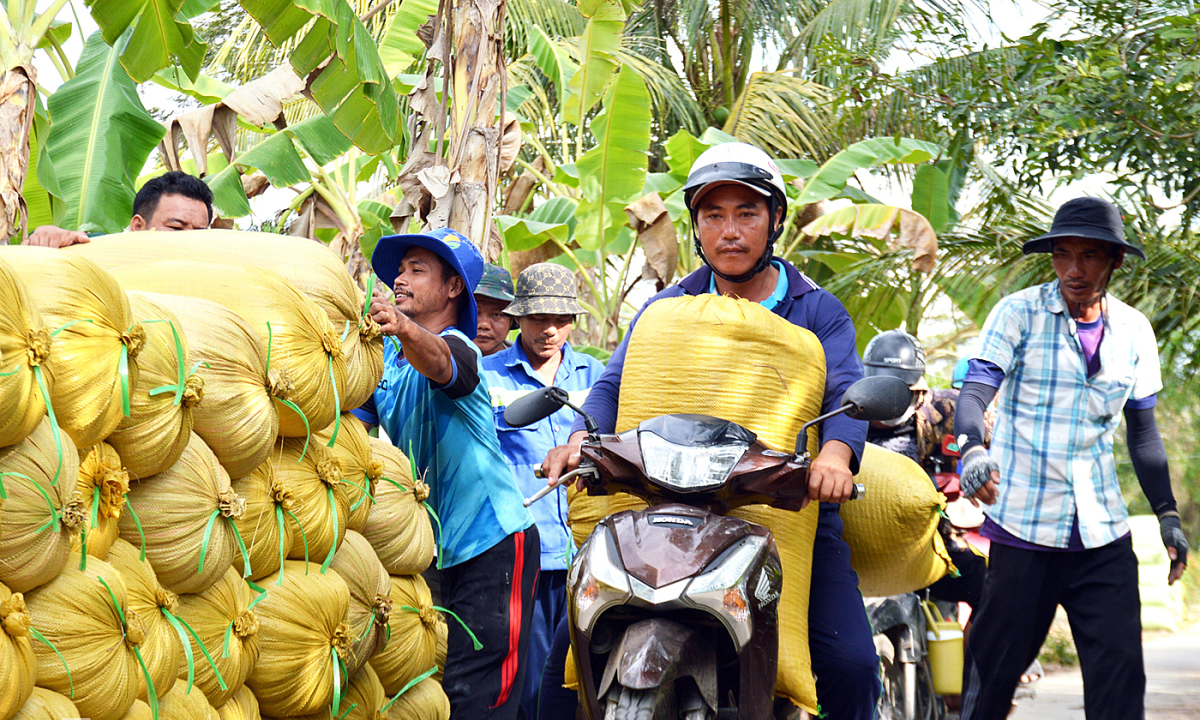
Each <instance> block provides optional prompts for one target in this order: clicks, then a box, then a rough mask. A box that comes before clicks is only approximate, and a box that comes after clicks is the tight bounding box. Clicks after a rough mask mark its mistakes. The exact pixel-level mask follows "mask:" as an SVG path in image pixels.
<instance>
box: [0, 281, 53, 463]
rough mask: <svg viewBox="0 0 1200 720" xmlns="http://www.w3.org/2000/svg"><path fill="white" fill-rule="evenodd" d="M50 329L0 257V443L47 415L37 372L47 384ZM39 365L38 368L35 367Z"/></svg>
mask: <svg viewBox="0 0 1200 720" xmlns="http://www.w3.org/2000/svg"><path fill="white" fill-rule="evenodd" d="M49 355H50V329H49V328H46V327H43V325H42V315H41V313H39V312H38V309H37V307H35V306H34V304H33V302H32V301H30V299H29V291H28V290H26V289H25V284H24V283H22V282H21V278H20V277H18V276H17V273H16V271H15V270H14V269H13V267H12V266H11V265H9V264H8V263H6V262H4V261H3V260H0V407H2V408H5V412H4V413H3V414H0V447H5V446H7V445H16V444H17V443H19V442H21V441H22V440H24V439H25V438H26V437H28V436H29V433H31V432H33V429H34V428H35V427H37V426H38V423H40V422H41V421H42V418H44V417H46V401H45V399H44V398H43V397H42V392H41V390H40V389H39V387H38V379H37V374H38V373H42V377H43V381H44V382H45V383H46V385H47V392H49V385H50V384H51V383H52V382H53V378H52V377H49V376H48V375H47V366H46V359H47V358H48V357H49ZM35 368H40V370H35Z"/></svg>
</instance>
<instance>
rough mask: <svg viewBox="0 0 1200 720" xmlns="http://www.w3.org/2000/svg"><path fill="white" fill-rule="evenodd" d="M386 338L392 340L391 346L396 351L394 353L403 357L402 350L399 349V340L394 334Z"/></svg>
mask: <svg viewBox="0 0 1200 720" xmlns="http://www.w3.org/2000/svg"><path fill="white" fill-rule="evenodd" d="M388 340H391V341H392V348H393V349H394V350H395V351H396V354H397V355H399V356H401V357H404V351H403V350H401V349H400V341H399V340H397V339H396V336H394V335H393V336H391V337H389V338H388Z"/></svg>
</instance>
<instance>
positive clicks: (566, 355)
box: [503, 334, 587, 378]
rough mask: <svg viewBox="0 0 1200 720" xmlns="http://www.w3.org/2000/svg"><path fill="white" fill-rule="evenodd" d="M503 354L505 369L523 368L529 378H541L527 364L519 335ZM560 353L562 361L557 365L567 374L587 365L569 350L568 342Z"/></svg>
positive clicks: (527, 359)
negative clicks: (564, 369) (565, 370)
mask: <svg viewBox="0 0 1200 720" xmlns="http://www.w3.org/2000/svg"><path fill="white" fill-rule="evenodd" d="M503 352H505V353H506V356H505V358H504V365H505V367H508V368H513V369H516V368H517V367H521V366H524V368H525V370H526V372H527V373H528V374H529V376H530V377H538V378H540V377H541V375H539V374H538V372H537V371H536V370H534V369H533V365H532V364H531V363H530V362H529V356H528V355H526V354H525V346H524V345H522V344H521V336H520V335H519V334H518V335H517V339H516V340H515V341H514V342H513V344H512V347H510V348H508V349H507V350H505V351H503ZM561 352H562V361H561V362H560V364H559V368H564V367H565V368H567V371H568V374H569V373H570V371H572V370H578V369H579V368H580V367H583V366H584V365H586V364H587V363H586V361H585V360H584V359H583V358H582V357H581V356H580V355H579V353H577V352H575V351H574V350H572V349H571V343H569V342H568V343H563V346H562V350H561Z"/></svg>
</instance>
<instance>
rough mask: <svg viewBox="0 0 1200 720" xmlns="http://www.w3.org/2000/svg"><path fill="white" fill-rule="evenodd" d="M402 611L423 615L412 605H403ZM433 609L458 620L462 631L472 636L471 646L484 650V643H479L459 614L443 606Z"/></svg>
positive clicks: (436, 606)
mask: <svg viewBox="0 0 1200 720" xmlns="http://www.w3.org/2000/svg"><path fill="white" fill-rule="evenodd" d="M400 609H401V610H407V611H408V612H412V613H417V614H418V615H420V614H421V611H420V610H418V609H417V608H415V607H413V606H412V605H401V606H400ZM433 609H434V610H437V611H438V612H444V613H446V614H447V615H449V616H450V617H452V618H454V619H455V620H457V621H458V624H459V625H462V629H463V630H466V631H467V634H468V635H470V636H471V644H473V645H474V646H475V649H476V650H482V649H483V643H481V642H479V638H477V637H475V633H473V632H471V628H469V627H467V624H466V623H465V622H463V619H462V618H460V617H459V616H458V615H457V614H455V613H454V611H452V610H447V609H446V608H444V607H442V606H440V605H434V606H433Z"/></svg>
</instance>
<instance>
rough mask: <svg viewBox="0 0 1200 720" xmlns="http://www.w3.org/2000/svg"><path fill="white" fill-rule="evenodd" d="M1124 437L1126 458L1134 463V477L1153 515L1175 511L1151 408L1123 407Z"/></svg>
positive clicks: (1164, 448)
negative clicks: (1127, 453)
mask: <svg viewBox="0 0 1200 720" xmlns="http://www.w3.org/2000/svg"><path fill="white" fill-rule="evenodd" d="M1125 438H1126V440H1127V441H1128V443H1129V459H1130V460H1132V461H1133V472H1134V473H1136V474H1137V479H1138V483H1140V484H1141V486H1142V492H1143V493H1145V494H1146V499H1147V500H1149V501H1150V507H1151V508H1153V509H1154V514H1155V515H1162V514H1163V513H1164V512H1167V511H1170V510H1175V493H1174V492H1172V490H1171V471H1170V468H1169V467H1168V466H1167V449H1166V447H1165V446H1164V445H1163V440H1162V435H1160V434H1159V432H1158V423H1157V422H1155V420H1154V408H1152V407H1148V408H1145V409H1142V410H1135V409H1133V408H1129V407H1126V408H1125Z"/></svg>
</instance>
